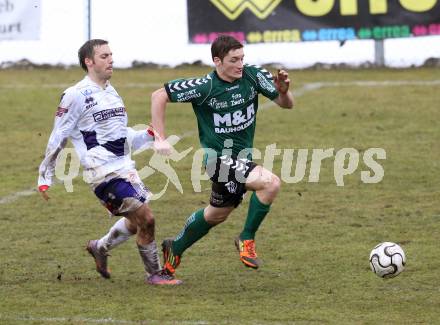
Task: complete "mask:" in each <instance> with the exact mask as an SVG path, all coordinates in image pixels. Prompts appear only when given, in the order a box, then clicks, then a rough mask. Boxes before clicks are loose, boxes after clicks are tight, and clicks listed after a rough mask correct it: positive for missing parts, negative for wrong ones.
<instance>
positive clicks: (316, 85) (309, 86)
mask: <svg viewBox="0 0 440 325" xmlns="http://www.w3.org/2000/svg"><path fill="white" fill-rule="evenodd" d="M404 85H413V86H437V85H440V79H435V80H383V81H373V80H364V81H344V82H310V83H306V84H305V85H304V86H303V87H301V88H299V89H297V90H294V91H293V95H294V97H296V98H298V97H301V96H302V95H304V94H305V93H308V92H310V91H314V90H317V89H320V88H323V87H348V86H363V87H379V86H387V87H395V86H404ZM69 86H70V85H64V84H43V85H0V89H2V88H8V89H9V88H63V87H69ZM160 86H162V85H161V84H155V83H128V84H126V85H125V86H118V88H149V87H151V88H153V87H160ZM272 106H275V103H274V102H272V101H270V100H269V101H267V102H265V103H263V104H261V105H260V107H259V109H260V110H264V109H267V108H269V107H272ZM194 133H195V131H189V132H185V133H184V134H183V135H181V136H180V138H186V137H188V136H190V135H193V134H194ZM36 192H37V191H36V190H32V189H30V190H25V191H21V192H16V193H12V194H10V195H8V196H5V197H2V198H0V204H5V203H11V202H14V201H16V200H17V199H19V198H20V197H22V196H29V195H32V194H34V193H36Z"/></svg>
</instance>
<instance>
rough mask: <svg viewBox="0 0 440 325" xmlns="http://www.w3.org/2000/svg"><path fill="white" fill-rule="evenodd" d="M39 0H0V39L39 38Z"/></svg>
mask: <svg viewBox="0 0 440 325" xmlns="http://www.w3.org/2000/svg"><path fill="white" fill-rule="evenodd" d="M40 24H41V0H0V41H2V40H37V39H39V38H40Z"/></svg>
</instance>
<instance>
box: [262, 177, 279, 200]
mask: <svg viewBox="0 0 440 325" xmlns="http://www.w3.org/2000/svg"><path fill="white" fill-rule="evenodd" d="M280 188H281V180H280V178H279V177H278V176H277V175H274V174H272V177H271V179H270V181H269V182H268V183H267V184H266V186H265V191H266V192H267V194H268V195H269V196H270V197H272V198H274V197H275V196H277V194H278V192H279V191H280Z"/></svg>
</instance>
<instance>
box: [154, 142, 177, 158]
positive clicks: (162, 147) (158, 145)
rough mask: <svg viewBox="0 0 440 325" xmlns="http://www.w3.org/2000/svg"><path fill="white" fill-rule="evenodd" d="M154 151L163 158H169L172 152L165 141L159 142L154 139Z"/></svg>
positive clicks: (171, 148)
mask: <svg viewBox="0 0 440 325" xmlns="http://www.w3.org/2000/svg"><path fill="white" fill-rule="evenodd" d="M153 148H154V151H156V152H157V153H159V154H161V155H163V156H169V155H171V152H172V150H173V147H172V146H171V144H170V143H169V142H168V141H167V140H161V139H159V138H155V139H154V146H153Z"/></svg>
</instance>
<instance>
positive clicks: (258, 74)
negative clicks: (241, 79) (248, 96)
mask: <svg viewBox="0 0 440 325" xmlns="http://www.w3.org/2000/svg"><path fill="white" fill-rule="evenodd" d="M245 73H248V74H249V75H250V76H251V78H252V79H254V81H255V83H256V84H257V91H258V93H260V94H262V95H263V96H265V97H267V98H269V99H270V100H274V99H275V98H277V97H278V96H279V92H278V90H277V89H276V87H275V84H274V82H273V77H272V74H271V73H270V72H269V71H267V70H266V69H264V68H262V67H259V66H255V65H248V66H246V67H245Z"/></svg>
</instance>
